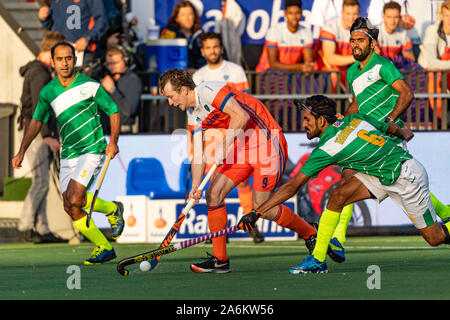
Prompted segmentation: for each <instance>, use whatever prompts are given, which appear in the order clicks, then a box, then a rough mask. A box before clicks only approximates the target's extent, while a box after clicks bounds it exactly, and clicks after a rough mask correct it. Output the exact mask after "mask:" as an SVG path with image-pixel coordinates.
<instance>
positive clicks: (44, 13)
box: [38, 0, 109, 67]
mask: <svg viewBox="0 0 450 320" xmlns="http://www.w3.org/2000/svg"><path fill="white" fill-rule="evenodd" d="M38 16H39V20H40V21H41V23H42V25H43V27H44V28H45V29H47V30H53V31H59V32H61V33H62V34H63V35H64V37H65V38H66V39H67V41H68V42H70V43H72V44H73V45H74V47H75V50H76V54H77V66H78V67H81V66H84V65H86V64H88V63H90V62H92V61H93V59H94V57H95V51H96V49H97V46H98V45H99V44H100V42H101V41H102V38H103V37H104V36H105V34H106V32H107V31H108V28H109V24H108V17H107V15H106V12H105V8H104V5H103V1H99V0H84V1H73V0H57V1H55V0H53V1H51V3H50V7H48V6H43V7H41V8H40V9H39V14H38Z"/></svg>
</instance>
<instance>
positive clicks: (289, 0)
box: [284, 0, 302, 9]
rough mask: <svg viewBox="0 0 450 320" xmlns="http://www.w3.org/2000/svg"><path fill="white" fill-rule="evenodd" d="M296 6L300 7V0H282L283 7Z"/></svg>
mask: <svg viewBox="0 0 450 320" xmlns="http://www.w3.org/2000/svg"><path fill="white" fill-rule="evenodd" d="M292 6H297V7H299V8H300V9H301V8H302V0H285V1H284V8H285V9H286V8H287V7H292Z"/></svg>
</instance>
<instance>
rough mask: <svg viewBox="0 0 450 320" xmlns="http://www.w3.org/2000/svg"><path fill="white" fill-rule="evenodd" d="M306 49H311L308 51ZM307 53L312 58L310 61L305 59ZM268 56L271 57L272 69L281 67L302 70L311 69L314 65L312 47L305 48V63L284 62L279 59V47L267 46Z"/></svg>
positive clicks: (282, 68)
mask: <svg viewBox="0 0 450 320" xmlns="http://www.w3.org/2000/svg"><path fill="white" fill-rule="evenodd" d="M306 51H310V52H308V53H306ZM305 55H306V56H307V57H309V56H310V58H311V60H310V61H308V60H306V59H305ZM267 57H268V59H269V64H270V68H272V69H281V70H301V71H311V70H312V67H313V65H314V63H313V62H312V61H313V52H312V50H311V49H305V54H304V59H305V62H304V63H293V64H287V63H282V62H280V61H279V60H278V49H277V48H267Z"/></svg>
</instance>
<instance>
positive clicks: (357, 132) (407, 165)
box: [239, 95, 450, 274]
mask: <svg viewBox="0 0 450 320" xmlns="http://www.w3.org/2000/svg"><path fill="white" fill-rule="evenodd" d="M295 104H296V105H297V106H301V107H302V108H304V109H305V113H304V121H303V125H304V127H305V128H306V130H307V136H308V139H313V138H316V137H319V138H320V140H319V143H318V145H317V147H316V148H315V149H314V150H313V152H312V153H311V155H310V157H309V158H308V160H307V161H306V163H305V164H304V165H303V167H302V169H301V170H300V172H299V173H298V174H297V175H296V176H295V177H294V178H293V179H292V180H290V181H289V182H287V183H285V184H284V185H282V186H281V187H280V188H279V189H278V190H277V191H276V192H275V193H274V194H273V195H272V197H271V198H270V199H269V200H268V201H266V202H265V203H264V204H262V205H261V206H260V207H258V208H257V209H256V210H253V211H252V213H250V214H248V215H246V216H243V217H242V218H241V220H240V222H239V226H241V228H242V229H244V230H249V229H251V228H252V226H253V225H254V224H255V222H256V221H257V219H258V218H259V217H260V216H261V215H262V214H263V213H264V212H266V211H268V210H271V209H272V208H274V207H276V206H278V205H279V204H281V203H283V202H284V201H286V200H287V199H289V198H290V197H291V196H292V195H294V194H296V192H297V190H298V189H299V188H300V187H301V186H302V185H303V184H305V183H306V182H307V181H308V179H309V177H311V176H314V175H316V174H317V173H318V172H320V171H321V170H322V169H324V168H325V167H327V166H329V165H339V166H341V167H343V168H352V169H354V170H356V171H357V173H356V174H355V175H354V177H353V178H352V179H357V180H359V181H360V182H361V187H360V188H359V189H358V190H356V191H354V190H352V191H351V192H347V191H348V190H345V185H343V186H339V187H338V188H336V189H335V190H333V192H332V194H331V197H330V199H329V201H328V204H327V207H326V209H325V210H324V212H323V213H322V216H321V219H320V222H319V230H318V235H317V242H316V247H315V249H314V251H313V253H312V254H311V255H309V256H307V257H306V258H305V259H304V260H303V261H302V263H301V264H299V265H298V266H294V267H292V268H291V269H290V270H289V272H290V273H292V274H297V273H324V272H328V268H327V264H326V261H325V258H326V253H327V250H326V248H327V247H328V243H329V241H330V239H331V237H332V235H333V232H334V230H335V228H336V226H337V224H338V222H339V216H340V212H341V210H342V208H343V206H344V205H348V204H349V203H353V202H355V201H359V200H363V199H370V198H372V199H374V200H375V201H377V202H381V201H383V200H384V199H386V198H387V197H391V199H392V200H393V201H394V202H395V203H396V204H397V205H398V206H399V207H401V208H402V210H403V211H404V212H405V213H406V214H407V215H408V216H409V217H410V219H411V220H412V222H413V224H414V226H415V227H416V228H417V229H419V231H420V233H421V235H422V236H423V238H424V239H425V240H426V241H427V242H428V243H429V244H430V245H432V246H437V245H439V244H442V243H446V244H450V235H449V232H448V228H449V227H450V222H447V223H445V224H444V225H443V226H442V227H441V225H440V224H438V223H437V222H436V215H435V210H434V207H433V204H432V201H431V198H430V191H429V189H428V176H427V172H426V171H425V169H424V168H423V166H422V165H421V164H420V163H419V162H418V161H417V160H415V159H414V158H413V157H412V156H411V155H410V154H409V153H408V151H406V150H405V149H403V148H402V147H400V146H398V144H397V143H396V141H394V139H392V138H390V137H389V135H395V136H396V137H398V138H400V139H404V140H406V141H408V140H410V139H411V138H412V137H413V134H412V132H411V131H410V130H409V129H408V128H406V127H405V128H401V127H399V126H398V125H396V124H394V123H393V122H389V123H384V122H380V121H378V120H377V119H375V118H373V117H371V116H367V115H362V114H359V113H355V114H352V115H350V116H348V117H344V118H343V119H342V120H337V118H336V116H335V114H336V104H335V102H334V101H333V100H331V99H329V98H327V97H324V96H320V95H318V96H312V97H310V98H309V99H307V100H306V101H305V102H304V104H303V103H301V102H299V101H295ZM320 244H321V245H320Z"/></svg>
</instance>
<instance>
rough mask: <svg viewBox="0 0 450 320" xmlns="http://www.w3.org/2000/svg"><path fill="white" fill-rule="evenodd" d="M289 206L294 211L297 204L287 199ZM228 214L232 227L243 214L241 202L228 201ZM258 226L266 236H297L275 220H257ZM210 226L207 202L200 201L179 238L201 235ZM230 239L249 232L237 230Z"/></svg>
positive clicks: (186, 219)
mask: <svg viewBox="0 0 450 320" xmlns="http://www.w3.org/2000/svg"><path fill="white" fill-rule="evenodd" d="M284 205H286V206H287V207H289V208H290V209H291V210H292V211H294V212H295V204H294V202H293V201H287V202H285V203H284ZM184 206H185V205H184V204H178V205H177V206H176V215H177V219H178V217H179V216H180V214H181V211H183V208H184ZM226 208H227V214H228V225H227V227H231V226H234V225H236V224H237V223H238V222H239V220H240V218H241V216H242V209H240V204H239V203H227V204H226ZM257 225H258V228H259V230H260V231H261V233H262V234H263V235H264V236H265V237H270V238H278V237H280V238H286V237H295V236H296V234H295V232H294V231H292V230H289V229H286V228H282V227H280V226H279V225H277V224H276V223H275V222H273V221H269V220H265V219H259V220H258V222H257ZM209 232H210V231H209V228H208V210H207V206H206V204H205V203H198V204H196V205H195V207H194V208H193V209H192V210H191V211H190V212H189V213H188V214H187V215H186V218H185V220H184V221H183V224H182V225H181V227H180V229H179V230H178V232H177V239H179V240H182V239H191V238H195V237H198V236H201V235H203V234H205V233H209ZM228 237H229V238H230V239H233V238H248V234H247V233H246V232H235V233H232V234H230V235H229V236H228Z"/></svg>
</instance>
